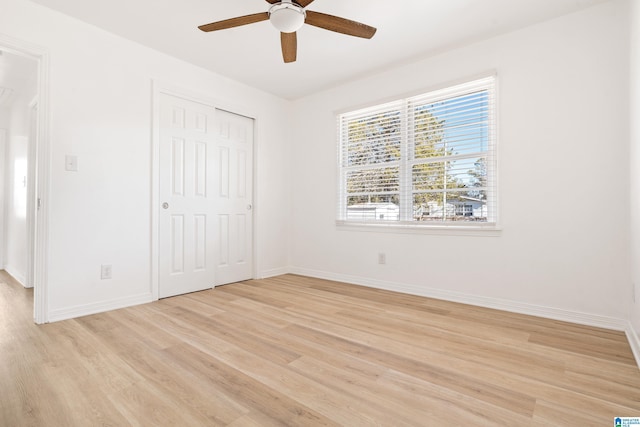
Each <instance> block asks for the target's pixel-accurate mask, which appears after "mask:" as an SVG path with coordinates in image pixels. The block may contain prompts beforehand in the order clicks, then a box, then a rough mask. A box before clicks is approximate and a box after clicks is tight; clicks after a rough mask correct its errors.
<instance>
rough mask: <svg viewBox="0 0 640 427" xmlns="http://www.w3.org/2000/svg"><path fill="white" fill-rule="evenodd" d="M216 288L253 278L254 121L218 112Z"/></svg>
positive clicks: (221, 111)
mask: <svg viewBox="0 0 640 427" xmlns="http://www.w3.org/2000/svg"><path fill="white" fill-rule="evenodd" d="M216 127H217V133H216V156H215V157H216V163H217V165H218V167H217V174H216V189H217V190H218V195H217V199H216V214H217V218H216V236H217V243H216V285H223V284H227V283H234V282H239V281H242V280H248V279H251V278H252V277H253V119H250V118H247V117H244V116H239V115H237V114H232V113H229V112H227V111H223V110H216Z"/></svg>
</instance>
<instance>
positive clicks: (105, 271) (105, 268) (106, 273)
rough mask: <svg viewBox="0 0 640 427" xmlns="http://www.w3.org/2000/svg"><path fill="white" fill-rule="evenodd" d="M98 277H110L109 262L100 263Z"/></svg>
mask: <svg viewBox="0 0 640 427" xmlns="http://www.w3.org/2000/svg"><path fill="white" fill-rule="evenodd" d="M100 279H101V280H105V279H111V264H102V266H101V267H100Z"/></svg>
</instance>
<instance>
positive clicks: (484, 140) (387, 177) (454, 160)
mask: <svg viewBox="0 0 640 427" xmlns="http://www.w3.org/2000/svg"><path fill="white" fill-rule="evenodd" d="M495 104H496V102H495V77H493V76H492V77H487V78H483V79H479V80H474V81H472V82H468V83H464V84H460V85H456V86H452V87H449V88H445V89H441V90H437V91H433V92H429V93H426V94H423V95H419V96H415V97H411V98H406V99H401V100H398V101H395V102H389V103H386V104H382V105H377V106H374V107H370V108H366V109H362V110H358V111H352V112H348V113H344V114H341V115H339V116H338V129H339V171H340V177H339V194H338V200H339V203H338V221H339V222H343V223H350V222H359V223H373V224H388V225H393V224H399V225H406V224H410V225H425V226H428V225H432V226H442V225H445V226H449V225H454V226H495V224H496V222H497V189H496V186H497V183H496V111H495V108H496V107H495Z"/></svg>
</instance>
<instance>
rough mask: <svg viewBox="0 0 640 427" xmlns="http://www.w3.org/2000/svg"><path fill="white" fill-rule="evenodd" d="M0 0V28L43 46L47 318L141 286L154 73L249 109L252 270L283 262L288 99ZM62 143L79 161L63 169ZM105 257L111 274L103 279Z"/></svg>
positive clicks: (109, 301)
mask: <svg viewBox="0 0 640 427" xmlns="http://www.w3.org/2000/svg"><path fill="white" fill-rule="evenodd" d="M3 3H4V4H3V13H2V14H0V29H1V30H0V31H1V32H2V33H3V34H5V35H7V36H9V37H13V38H17V39H20V40H23V41H26V42H29V43H34V44H37V45H40V46H42V47H44V48H46V49H48V50H49V54H50V63H51V66H50V111H51V150H52V159H51V160H52V163H51V181H50V185H51V193H50V196H51V202H50V206H49V210H50V224H51V230H50V236H49V239H50V248H49V249H50V250H49V267H50V268H49V272H48V273H49V275H48V280H49V307H48V309H49V314H50V317H51V318H53V319H57V318H64V317H69V316H74V315H77V314H78V313H82V312H88V311H99V310H103V309H107V308H113V307H115V306H122V305H127V304H132V303H135V302H140V301H142V300H144V299H145V298H148V297H149V295H150V284H151V271H150V269H151V259H150V257H151V248H150V236H151V206H150V199H151V122H152V117H151V82H152V79H157V80H158V81H161V82H163V83H164V84H168V85H172V86H174V87H177V88H182V89H184V90H186V91H189V92H193V93H199V94H201V95H202V97H205V98H213V99H216V100H219V101H220V103H221V104H222V105H224V106H226V107H227V108H231V109H233V108H238V109H241V110H242V111H245V112H246V111H251V112H255V115H256V117H257V122H256V123H257V124H256V125H257V129H256V143H257V146H256V162H257V176H256V180H257V184H258V189H259V190H258V195H257V200H256V203H255V205H256V211H255V214H256V224H257V230H258V236H257V238H258V240H257V242H256V243H257V245H258V247H257V258H258V272H257V274H258V275H262V274H265V272H266V273H268V272H272V271H280V270H282V269H283V268H285V267H286V266H287V264H288V257H287V247H286V241H283V239H282V238H281V237H282V236H283V235H287V232H288V228H287V227H288V226H287V219H286V218H283V217H282V215H281V212H282V207H283V206H288V205H289V193H288V191H287V190H286V188H287V185H288V184H287V183H288V179H287V178H288V172H287V150H288V145H287V138H286V134H285V131H284V129H285V127H286V126H285V123H284V122H283V120H282V117H284V116H285V115H286V113H287V112H288V108H289V104H288V103H287V102H285V101H283V100H281V99H278V98H276V97H274V96H272V95H269V94H266V93H264V92H260V91H258V90H255V89H252V88H249V87H247V86H244V85H241V84H239V83H236V82H234V81H232V80H229V79H226V78H223V77H220V76H218V75H215V74H213V73H210V72H208V71H205V70H203V69H200V68H197V67H194V66H192V65H189V64H186V63H184V62H182V61H179V60H176V59H173V58H171V57H168V56H166V55H163V54H160V53H158V52H156V51H153V50H150V49H147V48H145V47H142V46H140V45H137V44H134V43H132V42H129V41H127V40H124V39H122V38H119V37H116V36H113V35H111V34H108V33H106V32H104V31H102V30H99V29H97V28H95V27H92V26H90V25H87V24H84V23H82V22H80V21H77V20H75V19H71V18H69V17H66V16H64V15H62V14H59V13H56V12H53V11H50V10H49V9H46V8H44V7H41V6H37V5H34V4H32V3H30V2H26V1H23V0H4V1H3ZM66 154H73V155H76V156H78V164H79V171H78V172H75V173H73V172H66V171H65V170H64V159H65V155H66ZM105 263H108V264H112V266H113V279H112V280H108V281H101V280H100V265H101V264H105Z"/></svg>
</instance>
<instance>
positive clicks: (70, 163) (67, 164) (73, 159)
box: [64, 155, 78, 172]
mask: <svg viewBox="0 0 640 427" xmlns="http://www.w3.org/2000/svg"><path fill="white" fill-rule="evenodd" d="M64 169H65V170H66V171H69V172H78V156H71V155H67V156H65V158H64Z"/></svg>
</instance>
